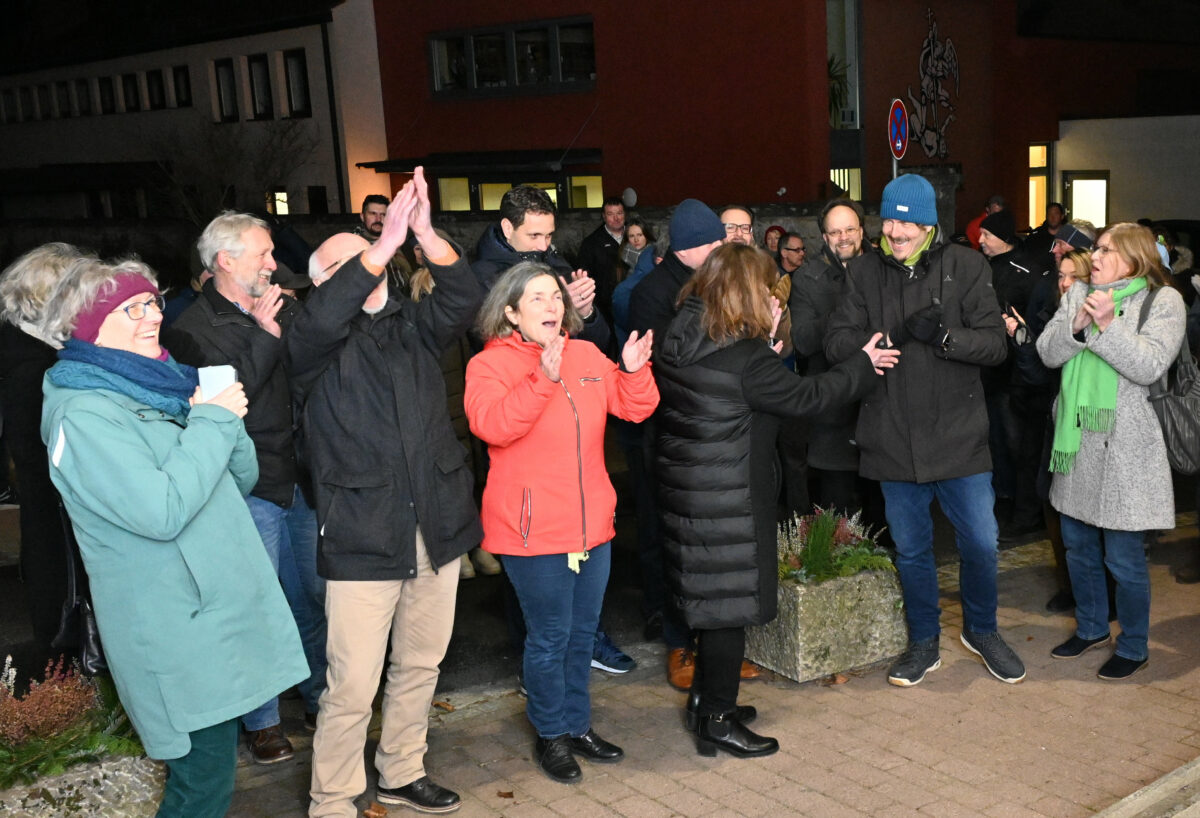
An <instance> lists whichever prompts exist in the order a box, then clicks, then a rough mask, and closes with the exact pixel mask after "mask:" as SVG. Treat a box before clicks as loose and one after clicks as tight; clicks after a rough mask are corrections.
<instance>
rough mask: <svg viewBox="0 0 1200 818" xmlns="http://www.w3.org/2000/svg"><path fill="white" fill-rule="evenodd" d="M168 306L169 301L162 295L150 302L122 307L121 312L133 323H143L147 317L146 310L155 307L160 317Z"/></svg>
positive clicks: (139, 302) (138, 302) (140, 302)
mask: <svg viewBox="0 0 1200 818" xmlns="http://www.w3.org/2000/svg"><path fill="white" fill-rule="evenodd" d="M166 305H167V300H166V299H165V298H163V297H162V296H161V295H156V296H154V297H153V298H151V299H150V300H149V301H137V302H135V303H133V304H129V305H127V306H124V307H121V311H122V312H123V313H125V314H126V315H128V316H129V320H131V321H141V320H142V319H143V318H145V317H146V310H147V309H148V308H149V307H154V309H155V310H157V311H158V313H159V315H161V314H162V311H163V307H165V306H166Z"/></svg>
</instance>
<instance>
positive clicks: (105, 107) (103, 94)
mask: <svg viewBox="0 0 1200 818" xmlns="http://www.w3.org/2000/svg"><path fill="white" fill-rule="evenodd" d="M98 85H99V88H100V113H102V114H115V113H116V112H117V92H116V88H115V84H114V83H113V78H112V77H101V78H100V80H99V82H98Z"/></svg>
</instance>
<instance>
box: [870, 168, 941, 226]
mask: <svg viewBox="0 0 1200 818" xmlns="http://www.w3.org/2000/svg"><path fill="white" fill-rule="evenodd" d="M879 218H881V219H896V220H897V221H902V222H912V223H913V224H928V225H936V224H937V220H938V216H937V196H936V195H935V194H934V192H933V185H931V184H929V180H928V179H926V178H925V177H924V176H919V175H917V174H915V173H906V174H904V175H903V176H899V177H897V178H895V179H893V180H892V181H890V182H888V184H887V187H885V188H884V189H883V204H881V205H880V206H879Z"/></svg>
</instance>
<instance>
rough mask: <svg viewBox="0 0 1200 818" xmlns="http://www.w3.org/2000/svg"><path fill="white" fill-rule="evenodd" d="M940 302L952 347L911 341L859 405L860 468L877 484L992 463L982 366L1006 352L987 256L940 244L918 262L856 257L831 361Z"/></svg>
mask: <svg viewBox="0 0 1200 818" xmlns="http://www.w3.org/2000/svg"><path fill="white" fill-rule="evenodd" d="M936 239H937V237H935V242H936ZM934 298H937V299H939V300H940V301H941V304H942V307H943V309H944V315H943V319H942V323H943V324H944V325H945V327H946V328H947V329H948V330H949V332H950V335H949V339H948V340H947V343H946V346H945V347H944V348H943V347H941V346H935V345H932V344H925V343H922V342H920V341H917V340H910V341H908V342H907V343H905V344H904V345H903V346H901V348H900V352H901V355H900V361H899V363H898V364H897V365H896V367H895V368H894V369H890V370H887V372H886V374H885V375H884V376H883V377H882V378H880V379H879V380H877V381H876V382H875V383H874V388H873V389H872V390H871V392H870V394H868V395H867V396H866V397H865V398H864V399H863V401H862V404H861V405H860V407H859V413H858V426H857V430H856V434H855V439H856V441H857V443H858V449H859V455H860V465H859V472H860V474H862V475H863V476H864V477H868V478H870V479H872V480H895V481H902V482H908V483H927V482H930V481H934V480H949V479H953V478H956V477H966V476H968V475H972V474H979V473H980V472H985V471H990V470H991V468H992V459H991V455H990V453H989V452H988V442H987V437H988V420H987V409H986V406H985V404H984V399H983V389H982V387H981V385H980V380H979V368H980V367H981V366H992V365H995V364H998V363H1000V362H1001V361H1003V360H1004V357H1005V355H1006V354H1007V351H1008V350H1007V348H1006V343H1007V341H1006V336H1005V332H1004V321H1003V319H1002V318H1001V317H1000V307H999V306H998V305H997V303H996V294H995V293H994V292H993V291H992V282H991V270H990V269H989V268H988V264H987V261H986V260H985V259H984V257H983V256H982V255H980V254H979V253H977V252H975V251H974V250H969V249H967V248H965V247H959V246H957V245H954V244H936V243H935V244H934V245H932V246H931V247H930V248H929V249H928V250H926V251H925V252H924V253H923V254H922V256H921V258H919V259H918V260H917V263H916V265H915V266H914V267H913V268H909V267H906V266H905V265H903V264H902V263H900V262H898V261H896V260H895V259H893V258H892V257H890V256H886V255H884V254H883V253H882V252H878V251H870V252H867V253H866V254H864V255H862V256H860V257H859V258H856V259H853V260H851V262H850V264H849V265H848V267H847V270H846V292H845V296H844V297H843V299H842V303H841V305H840V306H839V307H838V310H837V312H836V313H834V315H833V317H832V318H831V319H830V322H829V332H828V333H827V334H826V336H825V354H826V356H827V357H828V358H829V360H830V361H831V362H832V361H843V360H845V359H846V358H847V357H849V356H850V355H853V354H854V353H855V351H856V350H858V349H859V348H861V347H862V345H863V344H865V343H866V342H867V341H868V340H870V337H871V335H872V334H873V333H876V332H885V333H886V332H887V331H888V330H889V329H891V328H892V327H895V326H896V325H898V324H900V323H901V322H902V321H904V319H905V318H906V317H908V316H911V315H913V314H914V313H916V312H918V311H920V310H922V309H925V308H926V307H928V306H930V305H931V304H932V303H933V299H934Z"/></svg>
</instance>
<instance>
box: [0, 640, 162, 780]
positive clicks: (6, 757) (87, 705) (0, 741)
mask: <svg viewBox="0 0 1200 818" xmlns="http://www.w3.org/2000/svg"><path fill="white" fill-rule="evenodd" d="M16 678H17V674H16V668H14V667H13V666H12V657H11V656H10V657H8V658H7V659H6V661H5V663H4V671H3V673H2V674H0V790H2V789H7V788H8V787H11V786H13V785H15V784H19V783H26V784H29V783H33V782H34V781H35V780H37V779H38V778H39V777H41V776H46V775H57V774H58V773H61V772H62V771H63V770H65V769H66V768H67V767H70V766H73V765H75V764H80V763H83V762H86V761H95V760H97V759H99V758H102V757H104V756H107V755H141V754H142V753H143V752H144V751H143V749H142V745H141V742H139V741H138V739H137V736H136V735H135V733H134V731H133V726H132V725H131V724H130V723H129V718H128V717H127V716H126V714H125V711H124V709H123V708H122V707H121V703H120V700H119V699H118V698H117V694H116V689H115V688H114V687H113V685H112V682H111V681H109V680H107V679H101V678H97V679H95V680H92V679H88V678H87V677H85V676H83V675H82V674H81V673H80V672H79V671H78V669H77V668H75V667H73V666H68V665H65V664H64V662H63V660H62V659H61V658H60V659H59V660H58V662H50V663H49V664H47V665H46V670H45V673H44V674H43V679H42V681H40V682H38V681H34V682H31V683H30V686H29V692H28V693H26V694H25V695H24V696H20V697H19V696H17V694H16Z"/></svg>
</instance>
